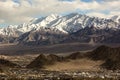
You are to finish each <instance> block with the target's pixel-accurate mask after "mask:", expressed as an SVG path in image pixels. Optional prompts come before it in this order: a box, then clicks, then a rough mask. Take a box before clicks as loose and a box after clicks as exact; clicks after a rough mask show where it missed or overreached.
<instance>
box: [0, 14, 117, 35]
mask: <svg viewBox="0 0 120 80" xmlns="http://www.w3.org/2000/svg"><path fill="white" fill-rule="evenodd" d="M113 19H114V20H115V19H116V17H114V18H112V19H103V18H97V17H89V16H86V15H81V14H78V13H71V14H68V15H65V16H59V15H57V14H52V15H50V16H46V17H42V18H35V19H32V20H30V22H29V23H23V24H20V25H15V26H12V25H10V26H8V27H6V28H1V29H0V34H1V35H8V36H12V35H13V36H14V35H16V33H17V34H18V35H21V34H23V33H26V32H29V31H33V30H39V29H41V28H54V29H56V30H60V31H62V32H63V33H73V32H76V31H78V30H80V29H83V28H85V27H90V26H91V25H95V27H96V28H98V29H105V28H113V29H119V27H118V26H119V25H118V24H117V23H116V22H115V21H114V20H113Z"/></svg>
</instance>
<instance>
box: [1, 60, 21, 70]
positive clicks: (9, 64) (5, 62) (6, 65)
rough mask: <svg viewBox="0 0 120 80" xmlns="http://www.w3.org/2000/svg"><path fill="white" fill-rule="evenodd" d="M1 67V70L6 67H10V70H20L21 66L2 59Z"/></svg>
mask: <svg viewBox="0 0 120 80" xmlns="http://www.w3.org/2000/svg"><path fill="white" fill-rule="evenodd" d="M0 67H1V68H5V67H8V68H16V67H17V68H19V67H20V66H19V65H17V64H15V63H12V62H10V61H8V60H5V59H0Z"/></svg>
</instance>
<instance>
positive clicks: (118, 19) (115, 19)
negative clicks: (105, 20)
mask: <svg viewBox="0 0 120 80" xmlns="http://www.w3.org/2000/svg"><path fill="white" fill-rule="evenodd" d="M111 19H112V20H113V21H115V22H118V23H119V22H120V16H118V15H115V16H113V17H111Z"/></svg>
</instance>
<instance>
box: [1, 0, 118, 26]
mask: <svg viewBox="0 0 120 80" xmlns="http://www.w3.org/2000/svg"><path fill="white" fill-rule="evenodd" d="M119 4H120V1H119V0H101V1H98V0H93V1H91V2H83V0H0V23H5V24H6V23H9V24H20V23H23V22H27V21H29V20H30V19H32V18H33V17H38V16H46V15H50V14H52V13H57V14H62V13H67V12H75V11H77V10H78V9H79V10H81V11H85V12H86V14H87V15H90V16H98V17H110V16H112V15H120V7H119ZM87 11H89V12H87ZM107 11H108V13H106V12H107Z"/></svg>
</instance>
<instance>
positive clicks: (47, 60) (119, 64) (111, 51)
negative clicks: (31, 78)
mask: <svg viewBox="0 0 120 80" xmlns="http://www.w3.org/2000/svg"><path fill="white" fill-rule="evenodd" d="M84 58H88V59H91V60H94V61H97V60H101V61H104V63H103V64H102V65H101V67H103V68H106V69H112V70H116V69H120V48H110V47H107V46H100V47H98V48H96V49H95V50H93V51H91V52H86V53H81V52H76V53H72V54H70V55H68V56H65V57H61V56H56V55H48V56H45V55H42V54H41V55H40V56H38V57H37V58H36V59H35V60H33V61H32V62H31V63H30V64H29V65H27V68H43V67H44V66H45V65H53V64H54V63H55V62H63V61H69V60H76V59H84Z"/></svg>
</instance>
